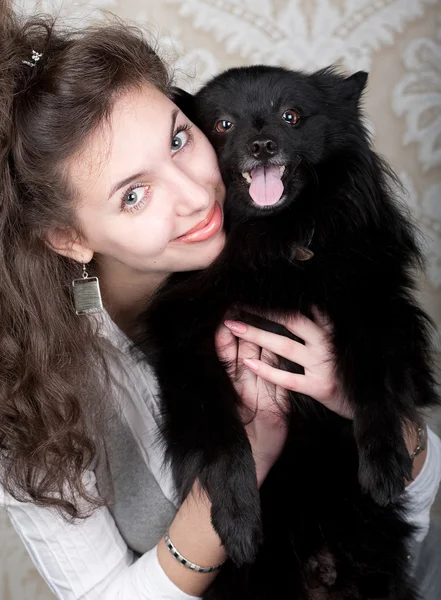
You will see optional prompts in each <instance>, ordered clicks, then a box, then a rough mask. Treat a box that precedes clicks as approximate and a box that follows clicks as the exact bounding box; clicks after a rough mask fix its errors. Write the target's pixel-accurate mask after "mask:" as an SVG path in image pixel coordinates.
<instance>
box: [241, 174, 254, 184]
mask: <svg viewBox="0 0 441 600" xmlns="http://www.w3.org/2000/svg"><path fill="white" fill-rule="evenodd" d="M242 177H243V178H244V179H245V181H247V182H248V183H251V181H252V179H251V175H250V174H249V173H242Z"/></svg>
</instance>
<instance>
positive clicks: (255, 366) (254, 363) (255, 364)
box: [243, 358, 259, 371]
mask: <svg viewBox="0 0 441 600" xmlns="http://www.w3.org/2000/svg"><path fill="white" fill-rule="evenodd" d="M243 362H244V364H245V365H246V366H247V367H249V368H250V369H252V370H253V371H257V369H258V368H259V363H258V362H257V360H253V359H251V358H244V359H243Z"/></svg>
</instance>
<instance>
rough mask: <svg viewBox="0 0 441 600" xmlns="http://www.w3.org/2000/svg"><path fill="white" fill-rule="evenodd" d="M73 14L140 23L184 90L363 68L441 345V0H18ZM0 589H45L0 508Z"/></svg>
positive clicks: (38, 597)
mask: <svg viewBox="0 0 441 600" xmlns="http://www.w3.org/2000/svg"><path fill="white" fill-rule="evenodd" d="M17 5H18V6H21V7H23V9H24V10H26V11H28V12H35V11H36V10H39V11H49V12H52V11H53V10H54V9H55V10H59V9H60V6H62V12H61V14H63V15H64V14H65V15H68V16H70V18H74V20H75V24H76V25H78V22H80V23H82V22H84V23H86V22H88V21H90V20H95V19H100V18H102V14H101V11H102V10H108V11H111V12H114V13H116V14H118V15H119V16H122V17H124V18H127V19H130V20H132V21H134V22H136V23H138V24H143V25H146V26H147V27H148V28H149V29H150V30H151V31H152V33H153V34H154V36H155V37H156V38H157V39H158V41H159V45H160V48H162V50H161V52H162V54H163V56H164V57H165V58H166V59H167V60H168V61H169V62H170V64H171V65H172V66H173V69H174V72H175V77H176V82H177V83H178V84H179V85H181V86H182V87H185V88H186V89H188V90H189V91H191V90H195V89H197V88H198V87H199V85H200V84H201V83H202V82H204V81H205V80H206V79H207V78H208V77H210V76H212V75H214V74H216V73H217V72H219V71H221V70H223V69H225V68H227V67H231V66H237V65H246V64H255V63H259V62H263V63H267V64H274V65H282V66H286V67H289V68H295V69H306V70H314V69H317V68H320V67H323V66H326V65H329V64H331V63H335V64H338V65H339V66H341V67H342V68H344V69H345V70H347V71H348V72H353V71H355V70H359V69H364V70H367V71H368V72H369V74H370V76H369V85H368V92H367V94H366V101H365V107H366V112H367V115H368V121H369V126H370V128H371V130H372V132H373V133H374V139H375V145H376V147H377V149H378V150H379V152H380V153H382V154H383V155H385V156H386V157H387V159H388V160H389V161H390V163H391V164H392V166H393V167H394V168H395V170H396V171H397V172H398V174H399V175H400V176H401V178H402V181H403V182H404V184H405V186H406V189H407V193H406V201H407V202H408V203H409V205H410V207H411V209H412V211H413V212H414V214H415V215H416V217H417V219H418V222H419V224H420V227H421V232H422V234H423V236H424V239H425V247H426V253H427V260H428V262H427V271H426V276H425V279H424V281H422V282H421V284H422V296H423V301H424V304H425V306H426V307H427V309H428V311H429V312H430V314H431V315H432V317H433V318H434V320H435V322H436V324H437V328H438V343H439V348H440V349H441V0H162V1H161V2H159V1H158V0H94V1H93V2H87V0H84V1H80V2H77V3H75V4H73V3H71V2H69V0H64V1H63V2H61V0H53V1H52V2H49V1H47V0H40V1H38V0H20V2H17ZM0 540H1V541H0V598H1V599H2V600H47V599H49V598H53V596H52V594H51V593H50V591H49V590H48V588H47V587H46V585H45V584H44V582H43V581H42V579H41V578H40V577H39V575H38V574H37V572H36V571H35V569H34V567H33V565H32V563H31V561H30V559H29V557H28V556H27V555H26V552H25V549H24V547H23V545H22V544H21V542H20V540H19V539H18V537H17V536H16V534H15V532H14V531H13V530H12V528H11V526H10V525H9V523H8V521H7V518H6V516H5V515H4V514H3V512H2V511H0Z"/></svg>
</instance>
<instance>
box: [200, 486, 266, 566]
mask: <svg viewBox="0 0 441 600" xmlns="http://www.w3.org/2000/svg"><path fill="white" fill-rule="evenodd" d="M211 515H212V523H213V526H214V528H215V529H216V531H217V532H218V534H219V537H220V538H221V540H222V544H223V546H224V548H225V551H226V553H227V555H228V557H229V558H230V559H231V560H232V561H233V562H234V563H235V565H236V566H238V567H240V566H241V565H243V564H244V563H249V564H251V563H253V562H254V561H255V559H256V554H257V550H258V547H259V545H260V544H261V542H262V522H261V517H260V504H259V503H257V505H256V503H253V506H252V507H251V506H250V503H249V502H242V498H237V497H234V498H230V499H227V498H224V501H223V502H222V503H220V504H213V505H212V512H211Z"/></svg>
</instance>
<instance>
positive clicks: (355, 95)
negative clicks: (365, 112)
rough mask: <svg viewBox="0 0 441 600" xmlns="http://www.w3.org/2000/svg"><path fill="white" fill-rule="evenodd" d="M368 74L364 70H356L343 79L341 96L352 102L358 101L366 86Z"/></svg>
mask: <svg viewBox="0 0 441 600" xmlns="http://www.w3.org/2000/svg"><path fill="white" fill-rule="evenodd" d="M367 79H368V74H367V73H366V71H357V72H356V73H354V74H353V75H351V76H350V77H346V79H345V80H344V81H343V98H344V100H349V101H352V102H358V101H359V100H360V97H361V94H362V93H363V90H364V88H365V87H366V82H367Z"/></svg>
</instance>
